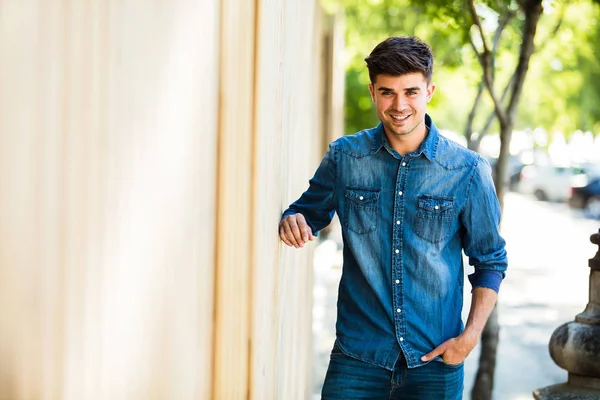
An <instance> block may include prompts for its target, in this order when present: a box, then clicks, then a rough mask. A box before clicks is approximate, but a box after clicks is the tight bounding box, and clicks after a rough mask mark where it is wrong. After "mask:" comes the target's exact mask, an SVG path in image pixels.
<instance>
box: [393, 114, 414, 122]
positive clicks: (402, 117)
mask: <svg viewBox="0 0 600 400" xmlns="http://www.w3.org/2000/svg"><path fill="white" fill-rule="evenodd" d="M391 117H392V118H394V119H395V120H396V121H404V120H405V119H406V118H408V117H410V114H409V115H404V116H402V115H392V116H391Z"/></svg>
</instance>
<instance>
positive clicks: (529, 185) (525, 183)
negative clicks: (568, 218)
mask: <svg viewBox="0 0 600 400" xmlns="http://www.w3.org/2000/svg"><path fill="white" fill-rule="evenodd" d="M587 174H591V175H592V176H595V175H596V174H597V171H596V170H595V169H593V168H592V169H590V168H589V167H587V166H585V167H583V166H570V167H563V166H554V165H528V166H526V167H524V168H523V170H522V171H521V179H520V181H519V191H520V192H521V193H523V194H531V195H534V196H535V197H536V198H537V199H538V200H550V201H567V200H568V199H569V197H570V196H571V186H573V182H574V181H576V180H578V179H579V180H581V178H586V176H587Z"/></svg>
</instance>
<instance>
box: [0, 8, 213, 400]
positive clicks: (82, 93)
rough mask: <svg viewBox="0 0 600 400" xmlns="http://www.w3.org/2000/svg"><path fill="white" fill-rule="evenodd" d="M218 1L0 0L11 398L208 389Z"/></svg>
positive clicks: (0, 278)
mask: <svg viewBox="0 0 600 400" xmlns="http://www.w3.org/2000/svg"><path fill="white" fill-rule="evenodd" d="M218 5H219V2H218V1H217V0H214V1H205V0H203V1H178V2H175V3H170V2H169V3H167V2H164V1H159V0H155V1H141V0H127V1H117V0H111V1H94V0H90V1H86V2H72V1H53V2H44V1H28V2H21V1H7V2H2V3H0V54H2V57H1V58H0V85H1V90H2V96H1V99H2V100H1V101H0V128H1V129H0V163H1V164H0V166H1V167H2V168H1V170H0V210H1V211H0V217H1V219H2V224H0V237H1V238H2V240H0V358H1V359H2V362H1V363H0V398H9V399H27V400H29V399H78V400H79V399H132V398H185V397H187V398H210V393H211V391H212V389H211V386H212V360H213V356H212V348H213V345H212V338H213V314H214V313H213V311H214V309H213V306H214V303H213V299H214V282H215V279H214V265H215V257H214V256H215V230H216V219H215V214H216V212H215V210H216V182H217V175H216V171H217V166H216V149H217V132H218V131H217V128H218V124H217V120H218V105H217V100H218V97H217V95H218V86H217V85H218V81H217V80H216V79H215V77H216V76H218V47H217V46H218V34H217V31H218V26H219V25H218V16H219V14H220V10H219V8H218Z"/></svg>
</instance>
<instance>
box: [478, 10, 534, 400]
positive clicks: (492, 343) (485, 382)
mask: <svg viewBox="0 0 600 400" xmlns="http://www.w3.org/2000/svg"><path fill="white" fill-rule="evenodd" d="M470 5H471V13H472V15H473V19H474V21H475V23H476V25H477V26H478V28H479V32H480V33H481V35H482V39H483V40H484V44H485V38H484V37H483V29H482V27H481V23H480V21H479V18H478V17H477V15H476V12H475V7H474V5H473V2H472V1H471V3H470ZM519 6H520V8H521V11H522V12H523V14H524V15H525V21H524V23H523V31H522V36H521V37H522V42H521V48H520V52H519V62H518V64H517V67H516V68H515V73H514V79H515V80H514V84H513V86H512V92H511V96H510V100H509V103H508V106H507V107H506V108H505V107H504V105H503V102H502V101H501V100H500V99H499V98H498V97H497V96H496V94H495V92H494V85H493V83H494V80H493V74H492V70H491V63H490V51H489V49H488V48H487V47H484V52H483V54H478V56H479V60H480V63H481V65H482V67H483V70H484V75H483V76H484V82H485V84H486V87H487V88H488V92H489V93H490V96H491V97H492V99H493V101H494V108H495V112H496V116H497V117H498V121H499V122H500V155H499V156H498V162H497V164H496V181H495V186H496V194H497V196H498V200H499V202H500V207H501V209H502V210H503V209H504V192H505V187H506V186H505V182H506V181H507V179H506V178H507V177H508V156H509V154H510V151H509V150H510V140H511V138H512V129H513V127H514V124H515V119H516V114H517V106H518V103H519V99H520V97H521V93H522V90H523V83H524V82H525V75H526V74H527V70H528V68H529V59H530V58H531V55H532V54H533V52H534V46H533V39H534V37H535V32H536V29H537V25H538V22H539V19H540V16H541V14H542V11H543V7H542V0H519ZM499 331H500V327H499V324H498V316H497V311H496V307H494V311H493V312H492V314H491V315H490V318H489V319H488V321H487V323H486V326H485V328H484V331H483V333H482V336H481V355H480V357H479V369H478V370H477V375H476V378H475V383H474V385H473V390H472V392H471V396H472V398H473V399H476V400H490V399H491V398H492V393H493V388H494V370H495V366H496V353H497V347H498V333H499Z"/></svg>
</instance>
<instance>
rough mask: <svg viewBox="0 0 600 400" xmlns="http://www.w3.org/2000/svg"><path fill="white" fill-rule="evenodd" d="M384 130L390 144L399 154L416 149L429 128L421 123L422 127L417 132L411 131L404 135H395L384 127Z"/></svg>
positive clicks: (402, 154)
mask: <svg viewBox="0 0 600 400" xmlns="http://www.w3.org/2000/svg"><path fill="white" fill-rule="evenodd" d="M384 131H385V136H386V137H387V140H388V142H389V143H390V146H392V148H393V149H394V150H396V151H397V152H398V153H399V154H400V155H401V156H404V155H405V154H407V153H411V152H413V151H417V150H418V149H419V147H420V146H421V143H423V141H424V140H425V138H426V137H427V134H428V133H429V129H428V128H427V127H426V126H425V124H423V129H419V131H418V132H415V131H413V132H411V133H410V134H406V135H396V134H394V133H390V132H388V131H387V129H384Z"/></svg>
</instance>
